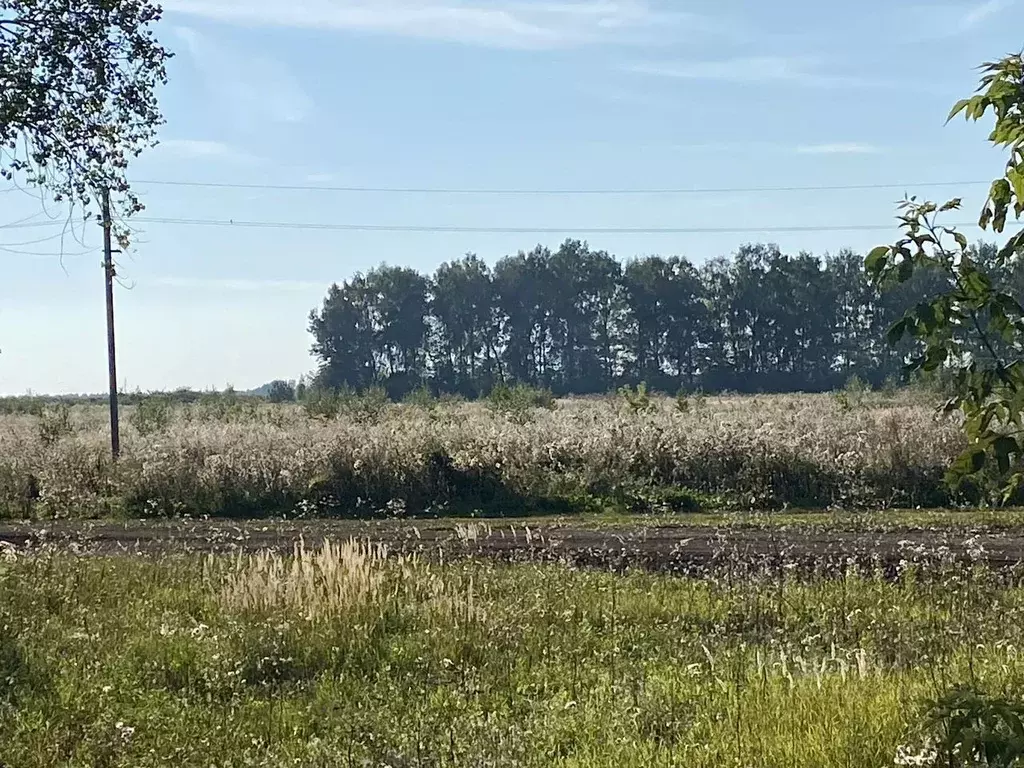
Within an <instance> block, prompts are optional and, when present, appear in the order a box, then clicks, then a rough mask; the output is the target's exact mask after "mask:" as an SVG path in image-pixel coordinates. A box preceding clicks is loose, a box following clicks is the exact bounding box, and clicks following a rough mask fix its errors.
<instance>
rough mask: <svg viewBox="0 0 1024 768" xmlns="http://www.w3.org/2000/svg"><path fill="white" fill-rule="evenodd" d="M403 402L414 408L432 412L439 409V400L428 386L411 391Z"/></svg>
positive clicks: (423, 385)
mask: <svg viewBox="0 0 1024 768" xmlns="http://www.w3.org/2000/svg"><path fill="white" fill-rule="evenodd" d="M402 402H403V403H405V404H406V405H411V406H413V407H414V408H422V409H424V410H427V411H432V410H434V409H435V408H436V407H437V398H436V397H434V394H433V393H432V392H431V391H430V388H429V387H428V386H427V385H426V384H421V385H420V386H418V387H416V389H414V390H412V391H410V392H409V393H408V394H407V395H406V396H405V397H404V398H402Z"/></svg>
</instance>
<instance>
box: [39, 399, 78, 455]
mask: <svg viewBox="0 0 1024 768" xmlns="http://www.w3.org/2000/svg"><path fill="white" fill-rule="evenodd" d="M74 432H75V428H74V425H73V424H72V423H71V406H69V405H68V404H67V403H55V404H53V405H48V406H46V407H45V408H44V409H43V411H42V413H41V414H40V416H39V439H40V440H41V441H42V443H43V445H53V444H55V443H57V442H59V441H60V440H61V439H63V438H65V437H68V436H70V435H72V434H74Z"/></svg>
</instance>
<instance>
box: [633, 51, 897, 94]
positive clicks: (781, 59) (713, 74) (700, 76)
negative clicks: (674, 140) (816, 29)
mask: <svg viewBox="0 0 1024 768" xmlns="http://www.w3.org/2000/svg"><path fill="white" fill-rule="evenodd" d="M822 68H823V67H822V64H821V62H820V60H818V59H815V58H811V57H796V56H748V57H739V58H731V59H717V60H712V61H674V62H639V63H632V64H627V65H625V66H624V67H623V69H624V70H625V71H627V72H633V73H636V74H641V75H652V76H655V77H669V78H676V79H680V80H711V81H718V82H730V83H773V82H774V83H791V84H795V85H808V86H820V87H843V86H845V87H872V86H884V85H886V83H882V82H879V81H871V80H866V79H864V78H860V77H853V76H847V75H836V74H829V73H826V72H823V71H821V70H822Z"/></svg>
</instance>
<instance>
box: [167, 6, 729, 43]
mask: <svg viewBox="0 0 1024 768" xmlns="http://www.w3.org/2000/svg"><path fill="white" fill-rule="evenodd" d="M163 6H164V8H165V9H166V10H168V11H173V12H177V13H179V14H188V15H192V16H199V17H203V18H206V19H213V20H216V21H220V22H227V23H232V24H243V25H249V26H261V27H297V28H307V29H335V30H349V31H356V32H368V33H378V34H391V35H398V36H402V37H413V38H421V39H427V40H443V41H449V42H460V43H467V44H472V45H483V46H492V47H500V48H520V49H538V48H558V47H565V46H572V45H582V44H587V43H596V42H628V41H630V40H631V39H632V40H633V41H634V42H637V41H640V40H643V39H649V38H648V37H647V36H648V35H650V34H651V33H655V32H662V31H664V29H665V28H666V26H667V25H680V26H685V27H686V28H687V30H688V31H691V32H692V31H705V32H710V31H713V30H715V29H717V28H718V27H717V25H715V24H714V23H713V22H712V21H710V20H708V19H705V18H704V17H700V16H697V15H695V14H688V13H679V12H672V11H665V10H659V9H657V8H655V7H654V6H653V5H652V3H651V2H649V1H648V0H566V1H565V2H544V1H543V0H539V1H538V0H535V1H534V2H526V1H522V2H502V3H484V2H483V0H437V1H436V2H434V3H430V4H426V3H423V2H417V1H416V0H291V2H287V3H280V2H278V1H277V0H246V1H245V2H242V1H241V0H165V1H164V3H163ZM719 31H724V30H722V29H719ZM640 33H642V34H640Z"/></svg>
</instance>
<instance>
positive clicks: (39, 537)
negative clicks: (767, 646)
mask: <svg viewBox="0 0 1024 768" xmlns="http://www.w3.org/2000/svg"><path fill="white" fill-rule="evenodd" d="M350 537H353V538H357V539H360V540H365V541H373V542H378V543H382V544H385V545H387V546H388V548H389V550H390V551H392V552H395V553H403V554H412V553H417V554H419V555H421V556H424V557H428V558H431V559H438V558H440V559H451V558H457V557H464V556H485V557H492V558H496V559H499V560H504V561H557V562H566V563H570V564H573V565H578V566H595V567H602V568H612V569H621V568H626V567H638V568H645V569H650V570H658V571H669V572H675V573H685V572H699V571H701V570H702V569H706V568H709V567H714V568H716V569H717V568H721V567H727V568H730V569H732V568H736V569H740V570H748V569H757V570H761V569H769V570H772V569H776V568H799V569H803V568H814V569H821V568H831V567H844V566H845V565H848V564H851V563H856V564H859V565H863V566H867V565H872V566H877V565H881V566H883V567H886V568H892V567H895V566H896V565H897V564H898V563H900V562H901V561H916V562H922V563H925V564H927V563H934V562H937V561H949V560H954V561H968V560H973V561H977V562H982V563H985V564H988V565H990V566H992V567H996V568H1002V569H1005V568H1012V567H1015V566H1018V565H1022V564H1024V530H1020V529H1013V530H1010V531H991V530H989V531H985V530H981V531H977V532H972V531H969V530H963V529H959V530H954V529H945V530H942V529H939V530H878V529H876V530H841V529H838V530H837V529H831V528H828V527H827V526H789V527H769V526H763V527H745V526H734V525H726V526H721V527H713V526H686V525H642V524H636V525H630V526H626V525H621V526H591V527H588V526H587V525H586V524H585V523H582V522H572V523H529V522H524V521H521V520H520V521H515V522H502V521H487V522H458V523H456V522H451V521H424V522H411V521H386V522H358V521H323V520H314V521H288V522H268V521H245V522H233V521H173V522H129V523H82V522H54V523H47V524H38V523H37V524H8V525H2V526H0V547H7V548H12V547H13V548H16V549H18V550H21V549H38V548H41V547H55V548H58V549H62V550H70V551H74V552H78V553H82V554H108V555H109V554H141V555H146V554H168V553H203V552H224V553H226V552H239V551H241V552H253V551H257V550H262V549H270V550H276V551H284V552H288V551H291V550H292V548H293V547H294V546H295V545H296V544H298V543H299V542H300V541H302V542H305V544H306V546H316V545H317V544H318V543H319V542H321V541H323V540H324V539H325V538H330V539H332V540H336V541H337V540H344V539H348V538H350Z"/></svg>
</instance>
